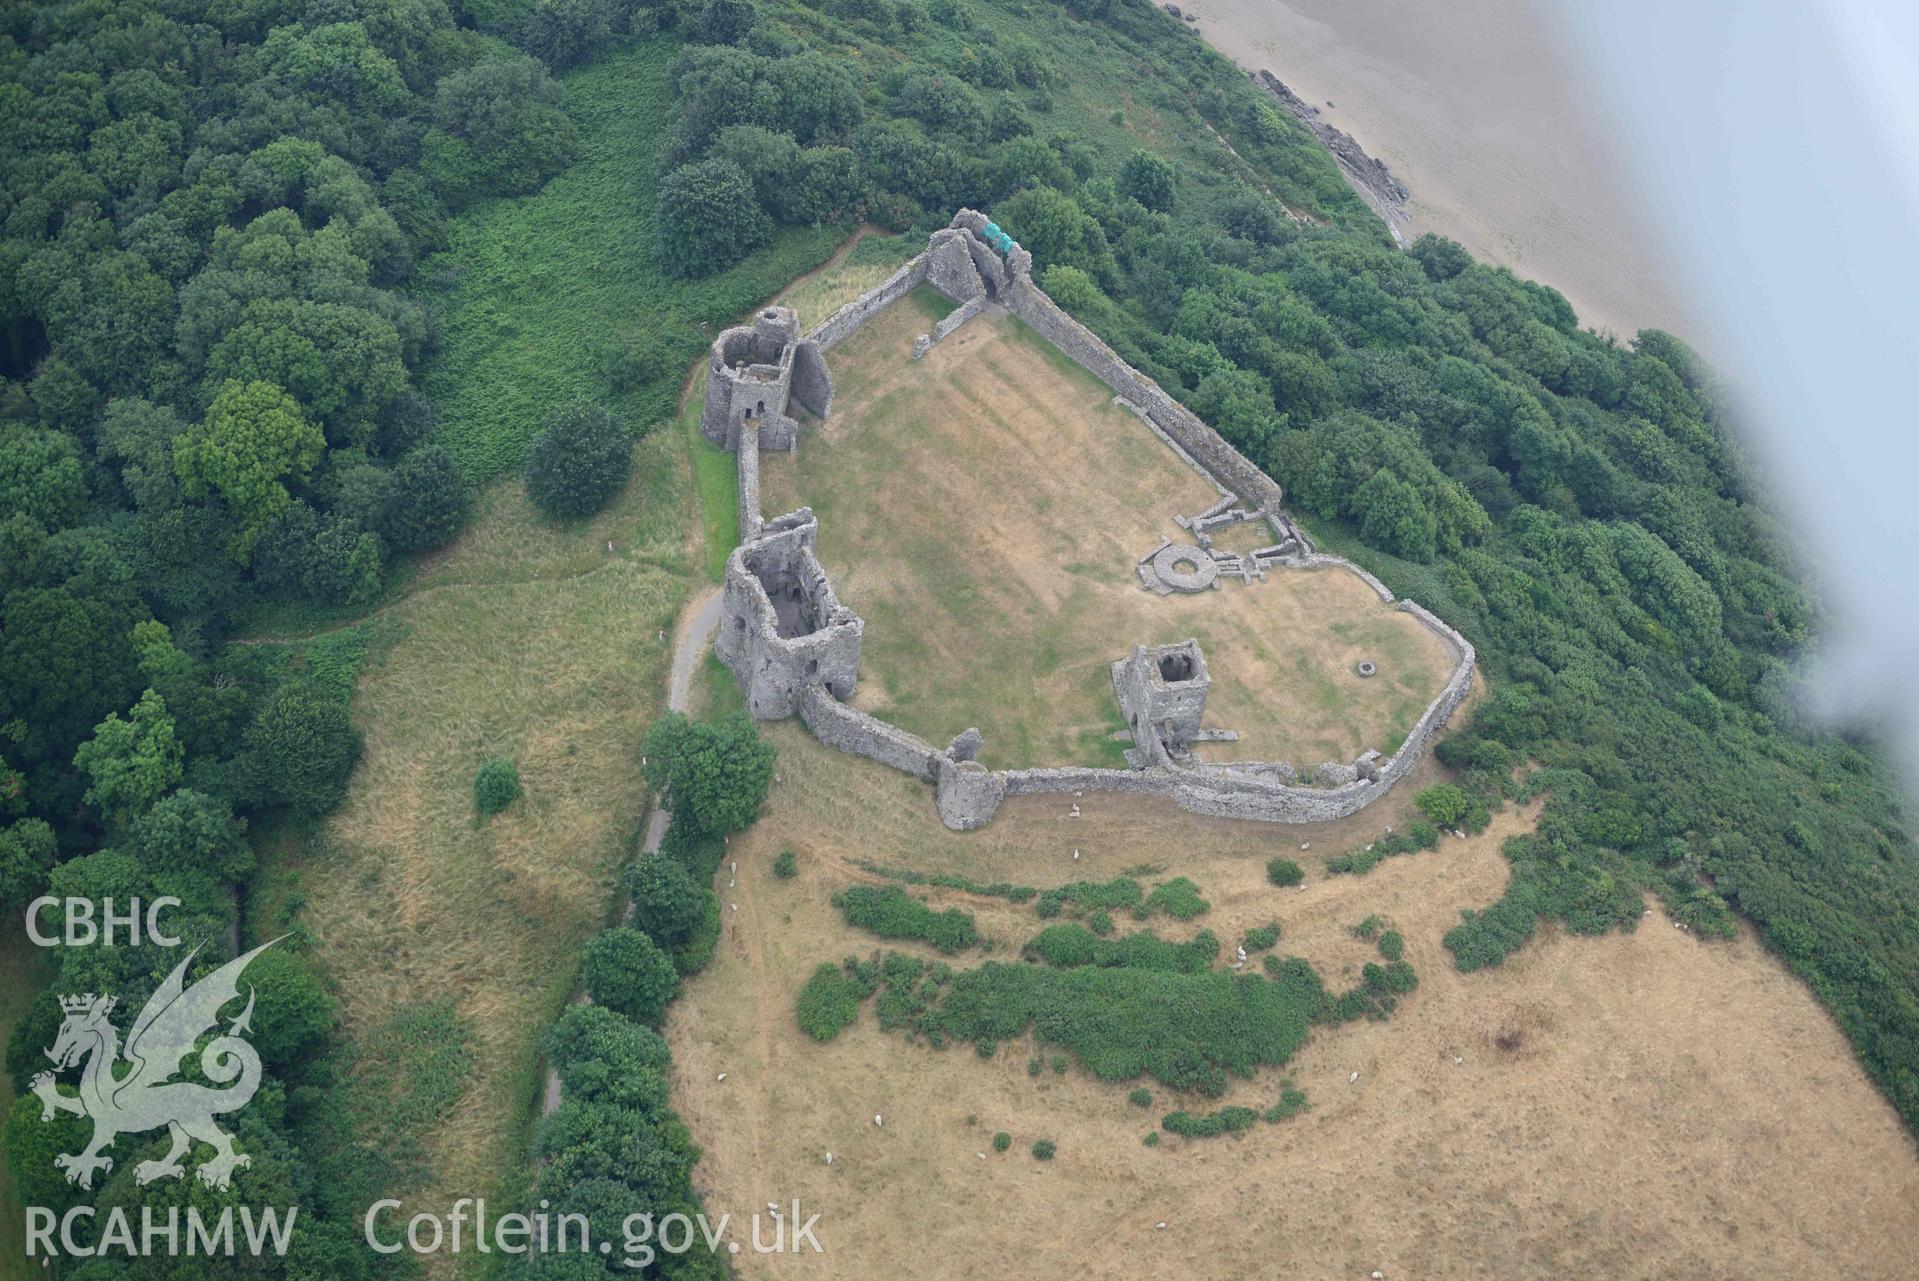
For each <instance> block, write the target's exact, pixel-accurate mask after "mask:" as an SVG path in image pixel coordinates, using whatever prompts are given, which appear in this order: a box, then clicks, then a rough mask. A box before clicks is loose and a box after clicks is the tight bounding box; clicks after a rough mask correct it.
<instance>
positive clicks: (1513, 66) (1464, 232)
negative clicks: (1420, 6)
mask: <svg viewBox="0 0 1919 1281" xmlns="http://www.w3.org/2000/svg"><path fill="white" fill-rule="evenodd" d="M1181 9H1182V13H1183V14H1187V15H1191V16H1192V17H1194V18H1195V19H1196V21H1195V22H1192V23H1189V24H1186V25H1188V26H1190V28H1191V29H1192V30H1194V31H1195V32H1196V33H1197V34H1199V35H1200V36H1201V37H1202V38H1203V39H1205V40H1206V42H1207V43H1208V44H1210V45H1212V46H1213V48H1214V49H1216V50H1218V51H1219V52H1220V53H1222V54H1224V55H1225V56H1226V57H1228V58H1231V59H1232V60H1233V61H1234V62H1236V63H1237V64H1238V65H1239V66H1240V67H1242V68H1243V69H1244V70H1245V71H1246V72H1247V73H1248V75H1250V76H1252V77H1253V78H1254V80H1255V81H1256V82H1259V83H1261V84H1262V85H1263V87H1267V88H1268V91H1269V92H1271V88H1270V86H1265V85H1264V81H1263V80H1262V79H1261V77H1260V75H1259V73H1261V72H1266V73H1268V74H1269V75H1270V76H1271V77H1272V78H1273V79H1275V80H1277V81H1281V82H1283V83H1284V85H1285V86H1287V88H1288V90H1289V91H1290V92H1291V93H1292V94H1293V95H1295V96H1296V97H1297V98H1298V99H1299V101H1300V102H1301V103H1302V104H1303V105H1305V106H1306V108H1307V110H1309V111H1310V112H1312V116H1311V118H1310V119H1307V120H1306V123H1307V124H1308V126H1309V127H1311V128H1313V130H1314V132H1315V133H1316V134H1318V135H1319V136H1320V138H1321V140H1322V142H1326V141H1327V139H1328V132H1329V131H1332V132H1336V133H1338V134H1339V135H1341V136H1343V137H1345V138H1348V139H1350V140H1351V141H1352V144H1353V149H1354V150H1357V151H1359V152H1360V153H1361V154H1362V155H1364V156H1365V157H1367V158H1368V159H1371V160H1374V161H1377V162H1379V163H1380V164H1381V165H1383V166H1384V167H1385V169H1387V170H1388V171H1389V172H1390V176H1391V178H1392V179H1393V180H1395V181H1396V182H1397V183H1399V184H1403V189H1405V190H1407V191H1408V193H1409V195H1408V198H1407V200H1406V201H1405V202H1404V206H1403V215H1404V216H1403V221H1401V222H1400V223H1399V224H1398V225H1397V226H1395V231H1396V233H1397V234H1398V235H1399V236H1400V237H1401V239H1402V242H1403V243H1410V242H1411V241H1412V240H1414V239H1416V238H1417V237H1418V236H1420V235H1422V234H1424V233H1426V232H1429V231H1430V232H1435V233H1437V234H1439V235H1443V236H1447V237H1449V238H1451V239H1453V240H1456V241H1458V242H1459V243H1460V244H1461V245H1463V246H1465V248H1466V249H1467V250H1468V251H1470V252H1471V253H1472V255H1473V256H1474V257H1475V258H1477V259H1480V260H1481V261H1485V262H1490V263H1493V264H1495V265H1500V266H1506V267H1510V268H1512V270H1513V271H1514V272H1516V273H1517V274H1519V275H1520V276H1522V277H1525V278H1527V279H1532V280H1537V281H1539V282H1541V283H1542V284H1547V285H1551V286H1552V287H1553V288H1555V289H1557V290H1559V291H1560V292H1561V293H1562V294H1564V295H1565V296H1566V298H1567V300H1568V301H1569V302H1571V303H1572V305H1573V308H1574V310H1575V311H1576V312H1577V313H1578V314H1579V323H1580V325H1581V327H1584V328H1596V329H1600V330H1602V331H1610V332H1612V333H1614V334H1616V335H1617V336H1618V337H1619V338H1620V339H1621V340H1628V339H1630V338H1631V337H1632V336H1633V334H1634V333H1635V332H1636V331H1637V330H1639V329H1641V328H1659V329H1667V330H1671V331H1673V332H1675V333H1681V334H1685V335H1687V336H1688V340H1689V341H1695V342H1696V340H1697V338H1698V337H1699V334H1698V331H1699V326H1698V325H1697V324H1696V323H1694V322H1693V320H1692V318H1691V316H1690V313H1689V312H1688V310H1687V308H1685V307H1684V306H1683V305H1682V304H1681V302H1680V301H1679V299H1678V296H1677V294H1676V292H1675V291H1673V290H1672V289H1671V287H1670V285H1669V280H1670V277H1671V272H1670V270H1669V269H1668V267H1667V265H1666V263H1665V262H1664V261H1663V258H1662V255H1661V253H1660V252H1659V250H1658V248H1657V247H1656V246H1657V238H1656V236H1654V235H1653V234H1651V229H1650V228H1647V227H1646V226H1644V225H1643V223H1642V221H1641V220H1640V218H1639V217H1638V215H1637V213H1636V211H1634V210H1632V209H1631V208H1630V207H1629V200H1628V198H1627V188H1626V187H1625V185H1624V175H1623V172H1622V169H1621V166H1620V165H1618V164H1617V163H1616V161H1615V160H1614V158H1613V157H1612V156H1611V155H1609V154H1608V152H1607V150H1606V148H1605V147H1604V146H1603V145H1601V142H1600V140H1599V139H1597V138H1596V137H1595V136H1594V131H1593V129H1592V128H1591V125H1590V113H1589V112H1588V111H1586V110H1584V109H1583V105H1582V104H1581V103H1579V102H1578V101H1577V100H1576V98H1575V96H1574V90H1573V88H1572V87H1571V86H1570V85H1569V84H1568V82H1567V79H1566V77H1565V76H1564V75H1563V74H1562V72H1561V70H1560V68H1559V66H1558V64H1557V62H1556V61H1555V59H1554V56H1553V54H1552V51H1551V49H1550V47H1549V43H1548V40H1547V37H1546V33H1545V32H1543V31H1542V30H1541V29H1540V28H1539V26H1538V25H1537V23H1536V22H1535V21H1534V20H1533V16H1532V10H1531V8H1530V6H1529V4H1528V2H1527V0H1460V3H1458V4H1456V5H1454V6H1450V7H1448V8H1447V9H1446V10H1445V11H1444V12H1438V11H1428V10H1416V9H1408V8H1406V7H1404V6H1402V5H1395V4H1394V3H1392V0H1182V4H1181ZM1275 96H1276V97H1277V96H1278V95H1275ZM1283 101H1284V100H1283V99H1282V102H1283ZM1288 105H1290V104H1288ZM1295 115H1298V111H1297V110H1296V109H1295ZM1328 149H1329V150H1332V151H1333V152H1334V155H1335V158H1336V159H1340V160H1341V169H1342V172H1345V173H1346V174H1347V176H1348V179H1349V180H1351V179H1352V178H1353V176H1354V175H1353V173H1352V171H1351V170H1350V169H1349V168H1348V162H1347V160H1345V159H1343V158H1341V157H1340V150H1339V148H1338V147H1336V146H1332V145H1329V148H1328ZM1362 172H1364V171H1363V170H1362ZM1362 194H1364V195H1365V196H1366V198H1367V199H1368V201H1369V203H1373V204H1374V205H1375V209H1376V210H1377V208H1378V194H1379V193H1378V192H1362ZM1385 216H1386V215H1385V214H1384V213H1383V212H1382V217H1385ZM1388 222H1389V225H1391V224H1392V219H1390V218H1388Z"/></svg>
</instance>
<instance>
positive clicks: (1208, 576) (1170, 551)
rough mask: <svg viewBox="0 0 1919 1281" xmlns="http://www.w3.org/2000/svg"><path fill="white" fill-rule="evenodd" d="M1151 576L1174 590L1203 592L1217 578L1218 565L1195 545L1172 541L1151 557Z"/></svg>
mask: <svg viewBox="0 0 1919 1281" xmlns="http://www.w3.org/2000/svg"><path fill="white" fill-rule="evenodd" d="M1153 576H1154V577H1156V578H1158V579H1159V581H1160V582H1161V583H1164V584H1165V585H1166V586H1167V587H1168V588H1169V589H1171V590H1172V591H1176V592H1203V591H1205V590H1206V589H1207V588H1208V587H1211V586H1212V585H1213V583H1214V582H1215V581H1217V580H1218V578H1219V566H1218V565H1217V564H1215V563H1214V561H1213V558H1212V557H1211V556H1208V555H1207V554H1206V553H1205V552H1204V551H1201V550H1200V549H1199V548H1197V547H1187V546H1182V545H1181V544H1178V543H1174V544H1172V545H1171V546H1168V547H1162V548H1160V550H1159V553H1158V555H1156V556H1154V557H1153Z"/></svg>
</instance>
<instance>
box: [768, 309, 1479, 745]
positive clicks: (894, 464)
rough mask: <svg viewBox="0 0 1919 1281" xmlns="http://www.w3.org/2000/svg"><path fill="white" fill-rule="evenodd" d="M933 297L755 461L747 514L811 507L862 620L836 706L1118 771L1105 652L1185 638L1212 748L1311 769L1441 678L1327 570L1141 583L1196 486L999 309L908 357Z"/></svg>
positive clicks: (1416, 641)
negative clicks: (1222, 734)
mask: <svg viewBox="0 0 1919 1281" xmlns="http://www.w3.org/2000/svg"><path fill="white" fill-rule="evenodd" d="M948 309H949V305H948V304H947V303H946V302H945V300H944V299H943V298H941V297H940V296H939V295H938V294H936V293H934V292H933V291H932V290H930V289H922V290H917V291H915V292H914V293H913V294H912V295H909V296H908V297H907V298H906V299H904V300H902V301H901V302H900V303H899V304H897V305H895V306H894V307H892V308H890V309H888V310H887V311H886V312H884V313H882V314H881V315H880V316H879V317H878V318H877V319H875V320H874V321H872V322H870V323H869V324H868V325H867V326H866V327H865V328H863V329H862V330H860V331H859V332H858V333H857V334H855V335H854V336H853V337H851V338H849V339H847V340H846V341H845V342H844V343H842V344H840V345H839V346H838V347H836V348H835V349H834V350H833V353H832V356H831V358H830V363H831V366H832V370H833V377H834V382H835V399H834V402H833V412H832V417H831V418H830V419H829V420H828V421H826V422H824V423H820V422H816V421H809V422H808V423H807V425H806V427H805V429H804V430H803V431H802V434H801V440H800V447H799V449H798V450H797V451H796V452H795V453H794V454H793V455H791V456H785V455H779V454H769V455H767V456H766V459H765V462H764V465H763V467H762V477H763V488H764V495H763V501H764V505H765V507H766V510H767V511H768V512H769V513H773V512H783V511H787V510H790V509H792V508H795V507H798V506H801V505H810V506H811V507H813V509H814V510H815V511H816V512H818V513H819V516H820V546H821V554H822V558H823V559H824V561H825V563H826V565H827V568H828V569H829V570H830V571H831V573H832V574H833V577H834V585H835V587H836V588H837V590H838V592H839V595H840V598H841V599H842V600H844V601H845V602H846V603H847V604H848V605H850V606H851V607H852V608H853V609H855V610H857V611H858V612H859V613H860V614H861V615H862V616H864V617H865V619H866V624H867V626H866V637H865V640H864V642H863V647H862V650H861V658H860V686H859V690H858V692H857V694H856V695H855V697H854V700H853V701H854V703H855V704H856V705H857V706H860V707H862V708H864V709H866V710H867V711H870V712H873V713H874V714H876V715H879V716H883V717H885V718H887V719H889V720H892V721H895V722H897V723H898V724H900V725H902V726H904V727H905V728H907V729H910V730H912V731H914V732H915V733H917V734H920V735H922V736H923V737H925V738H927V739H928V740H929V741H932V742H945V741H946V740H947V739H949V738H951V737H952V736H953V735H954V734H956V733H958V732H959V731H961V730H963V729H965V728H966V727H967V726H969V725H977V726H979V727H980V729H981V730H982V732H983V733H984V734H985V739H986V742H985V750H984V752H983V753H982V759H984V760H985V761H987V762H988V763H989V764H992V765H995V766H1027V765H1060V764H1069V763H1084V764H1117V763H1118V762H1119V761H1120V759H1121V758H1120V753H1121V751H1122V750H1123V748H1124V746H1125V743H1124V742H1121V741H1115V738H1114V735H1115V732H1116V731H1120V730H1122V729H1123V728H1124V723H1123V721H1122V720H1121V718H1120V715H1119V708H1118V706H1117V704H1116V702H1115V700H1114V697H1113V691H1112V679H1111V675H1110V673H1109V670H1108V665H1109V664H1110V663H1111V662H1112V661H1113V660H1114V659H1116V658H1120V657H1123V656H1124V655H1125V654H1126V653H1127V652H1128V651H1129V650H1130V649H1131V648H1132V646H1133V645H1135V644H1159V643H1164V642H1167V641H1175V640H1180V639H1183V638H1185V637H1188V636H1191V637H1195V638H1197V639H1198V640H1199V642H1200V644H1201V646H1202V647H1203V648H1204V650H1205V652H1206V660H1207V665H1208V667H1209V669H1210V671H1211V673H1212V679H1213V687H1212V694H1211V696H1210V698H1209V701H1208V706H1207V721H1208V723H1209V724H1210V725H1213V726H1218V727H1220V728H1225V729H1235V730H1238V731H1239V732H1240V734H1241V739H1240V741H1239V742H1238V743H1235V744H1225V745H1216V746H1208V747H1206V748H1204V749H1202V751H1203V752H1204V754H1206V755H1208V756H1210V757H1211V758H1213V759H1264V760H1291V761H1295V762H1298V763H1299V764H1301V765H1304V766H1305V767H1306V768H1308V769H1310V768H1311V767H1312V766H1313V765H1315V764H1317V763H1318V762H1320V761H1323V760H1350V759H1352V757H1353V756H1355V755H1357V754H1358V753H1359V752H1360V751H1362V750H1364V749H1365V748H1368V747H1376V748H1378V749H1379V750H1380V751H1382V752H1386V753H1390V752H1391V751H1392V750H1393V749H1394V748H1396V747H1397V746H1398V745H1399V743H1400V741H1401V740H1402V739H1403V738H1404V737H1405V735H1406V733H1407V731H1408V730H1410V729H1411V728H1412V726H1413V724H1414V722H1416V721H1417V720H1418V718H1419V715H1420V713H1421V712H1422V711H1424V710H1425V707H1426V704H1427V703H1428V702H1429V701H1430V700H1431V699H1432V697H1433V695H1434V694H1436V693H1437V692H1438V691H1439V688H1440V686H1441V685H1442V684H1444V682H1445V678H1446V674H1447V672H1448V670H1449V668H1450V659H1449V656H1448V654H1447V652H1446V650H1445V647H1444V646H1442V645H1441V644H1440V643H1439V641H1438V640H1437V639H1436V638H1435V637H1433V636H1432V635H1431V634H1430V633H1429V632H1427V631H1426V630H1425V629H1424V628H1422V627H1421V626H1420V625H1419V624H1418V623H1416V622H1415V621H1414V620H1413V619H1411V618H1410V617H1408V616H1407V615H1404V614H1401V613H1399V612H1397V611H1395V610H1393V609H1391V608H1390V607H1388V606H1385V605H1383V604H1381V602H1380V600H1379V598H1378V597H1377V596H1376V595H1374V593H1373V592H1372V591H1371V590H1370V589H1369V588H1367V586H1366V585H1365V584H1364V583H1363V582H1362V581H1361V580H1360V579H1358V578H1357V577H1355V576H1354V575H1352V574H1350V573H1348V572H1346V571H1344V570H1337V569H1334V570H1312V571H1297V570H1279V571H1276V572H1273V573H1271V574H1269V575H1268V577H1267V579H1266V581H1265V582H1263V583H1255V584H1253V585H1251V586H1247V585H1244V584H1241V583H1239V582H1238V581H1236V580H1232V581H1225V582H1223V584H1222V586H1221V588H1220V589H1219V590H1217V591H1210V592H1203V593H1200V594H1198V595H1194V596H1178V595H1175V596H1159V595H1156V594H1154V593H1150V592H1145V591H1142V590H1141V589H1140V586H1139V580H1138V578H1137V576H1136V574H1135V572H1134V568H1133V566H1134V562H1135V561H1136V560H1137V559H1138V558H1139V557H1140V556H1141V555H1142V554H1144V553H1146V552H1148V551H1151V550H1153V549H1154V548H1155V547H1157V546H1158V544H1159V539H1160V537H1161V535H1162V534H1164V535H1167V536H1173V537H1175V538H1176V540H1180V539H1182V538H1183V531H1181V530H1180V529H1179V528H1178V527H1177V526H1176V525H1174V524H1173V521H1172V518H1173V516H1174V515H1175V514H1179V513H1183V514H1186V515H1193V514H1195V513H1197V512H1200V511H1203V510H1204V509H1206V508H1207V507H1210V506H1211V505H1212V504H1213V503H1214V502H1215V501H1216V500H1217V497H1218V496H1217V495H1216V494H1215V493H1214V491H1213V490H1212V489H1211V488H1210V487H1209V486H1208V485H1207V484H1206V483H1205V482H1204V481H1203V480H1202V479H1201V478H1200V477H1199V476H1198V475H1197V474H1195V473H1194V472H1193V471H1192V469H1191V468H1189V467H1187V466H1186V465H1185V464H1184V463H1182V462H1181V461H1180V460H1179V459H1178V457H1177V456H1175V455H1174V454H1173V453H1172V451H1171V450H1169V449H1167V448H1166V446H1165V445H1164V444H1162V443H1161V442H1160V441H1159V440H1158V439H1157V438H1156V437H1155V436H1154V435H1153V434H1152V433H1151V432H1150V431H1148V430H1147V428H1146V427H1145V426H1144V425H1142V424H1141V423H1140V422H1139V421H1138V420H1137V419H1136V418H1134V417H1133V416H1132V415H1131V414H1129V413H1127V412H1125V411H1124V410H1122V409H1120V408H1118V407H1117V406H1115V405H1113V404H1112V403H1111V397H1110V396H1109V394H1108V393H1107V391H1106V389H1105V388H1104V387H1103V386H1101V385H1100V384H1099V383H1098V382H1097V381H1096V380H1095V379H1093V378H1092V376H1091V375H1089V374H1087V373H1086V372H1085V371H1084V370H1082V369H1080V368H1079V367H1078V366H1076V365H1074V364H1072V363H1071V362H1070V361H1068V360H1067V359H1066V358H1065V357H1064V356H1062V355H1061V354H1060V353H1059V352H1058V351H1056V350H1055V349H1054V348H1053V347H1051V346H1050V345H1049V344H1047V343H1046V342H1045V341H1044V340H1042V339H1040V338H1039V337H1038V336H1037V335H1036V334H1034V333H1033V332H1032V331H1031V330H1029V329H1027V328H1026V327H1025V326H1024V325H1022V324H1020V323H1019V322H1018V321H1016V320H1014V319H1012V318H1011V317H1009V316H1006V315H1004V314H1000V313H994V312H989V313H987V314H984V315H982V316H980V317H979V318H978V319H976V320H974V321H972V322H971V323H969V324H967V325H966V326H965V327H964V328H962V329H960V330H959V331H958V332H957V333H955V334H954V335H952V336H951V337H949V338H948V339H946V341H944V342H942V343H941V344H940V345H938V346H936V347H934V348H933V349H932V350H931V351H930V352H929V353H927V355H926V356H925V358H924V359H922V360H920V361H917V362H916V361H913V360H911V359H910V358H909V357H910V354H911V350H912V343H913V338H914V337H915V336H916V335H918V334H921V333H924V332H926V331H927V330H928V329H930V328H931V326H932V324H933V322H934V321H935V320H937V319H938V318H939V316H940V315H942V314H944V313H945V311H946V310H948ZM1261 535H1263V537H1261ZM1235 536H1236V537H1238V538H1241V539H1245V538H1249V537H1250V538H1255V539H1257V541H1258V542H1264V541H1270V532H1269V531H1266V530H1265V527H1264V526H1261V527H1259V530H1258V531H1256V532H1255V531H1251V530H1239V531H1235ZM1251 545H1257V543H1255V544H1249V546H1251ZM1361 658H1370V659H1371V660H1372V661H1373V662H1374V663H1376V664H1377V665H1378V668H1379V674H1378V675H1377V676H1374V677H1372V678H1371V679H1365V678H1361V677H1360V676H1358V675H1357V674H1356V673H1355V671H1354V670H1353V669H1354V665H1355V664H1356V663H1357V662H1358V661H1359V660H1360V659H1361Z"/></svg>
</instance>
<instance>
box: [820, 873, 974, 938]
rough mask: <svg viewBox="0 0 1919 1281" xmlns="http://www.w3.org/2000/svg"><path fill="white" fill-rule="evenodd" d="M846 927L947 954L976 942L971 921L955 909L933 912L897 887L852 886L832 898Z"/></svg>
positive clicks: (971, 919)
mask: <svg viewBox="0 0 1919 1281" xmlns="http://www.w3.org/2000/svg"><path fill="white" fill-rule="evenodd" d="M833 906H834V907H837V908H838V909H839V910H840V915H841V916H843V917H845V918H846V923H847V924H848V925H857V926H859V927H860V928H861V929H866V930H871V931H872V932H873V933H875V934H877V935H879V936H880V937H881V938H883V939H919V940H921V941H922V942H926V943H931V944H932V945H933V946H934V947H936V948H938V949H939V950H940V951H942V952H945V953H948V954H949V955H950V954H951V953H954V952H959V951H963V950H965V949H966V948H969V947H972V946H973V945H974V944H975V943H977V942H979V931H978V929H977V928H976V927H975V926H974V924H973V918H972V917H971V916H968V915H967V914H966V913H965V912H962V911H960V910H959V909H958V908H956V907H949V908H947V909H946V910H945V911H944V912H935V911H934V910H933V909H932V908H930V907H928V906H927V905H926V904H924V903H922V902H920V901H919V900H918V899H916V898H914V897H913V896H912V895H910V894H908V893H907V892H906V891H905V890H902V889H901V888H900V887H899V886H897V885H879V886H873V885H854V886H849V887H848V888H846V889H844V890H841V891H840V892H839V893H838V894H835V895H834V896H833Z"/></svg>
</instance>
